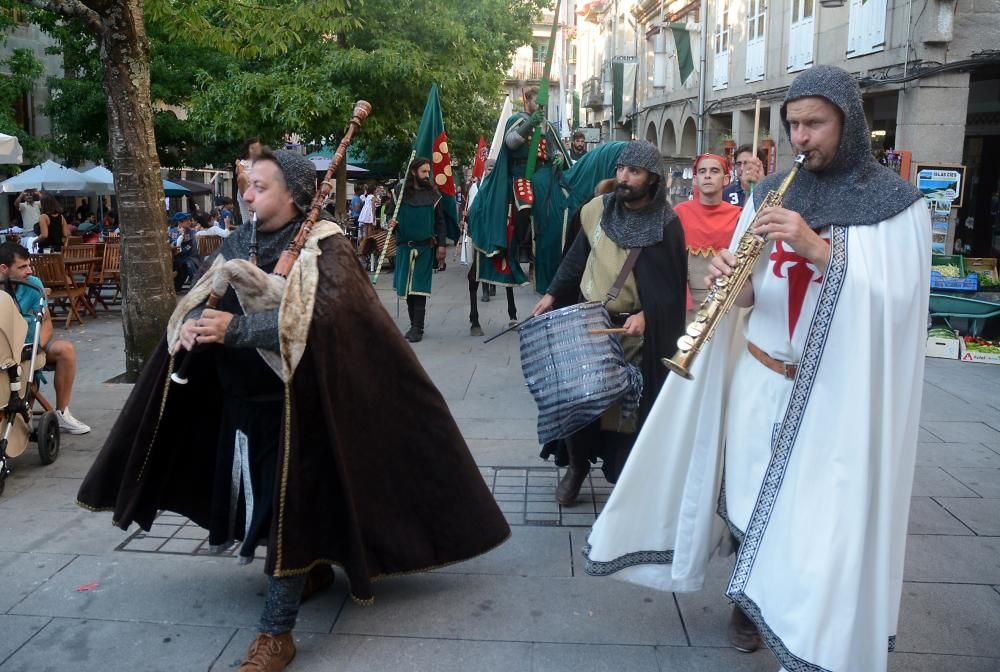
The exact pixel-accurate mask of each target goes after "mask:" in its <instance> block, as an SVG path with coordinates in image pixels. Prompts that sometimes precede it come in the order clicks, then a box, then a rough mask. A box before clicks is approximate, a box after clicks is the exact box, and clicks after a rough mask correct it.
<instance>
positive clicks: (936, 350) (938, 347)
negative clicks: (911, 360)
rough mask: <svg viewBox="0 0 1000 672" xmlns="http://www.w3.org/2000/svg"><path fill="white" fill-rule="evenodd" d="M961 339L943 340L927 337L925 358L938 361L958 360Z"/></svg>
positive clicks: (937, 337)
mask: <svg viewBox="0 0 1000 672" xmlns="http://www.w3.org/2000/svg"><path fill="white" fill-rule="evenodd" d="M961 343H962V339H960V338H944V337H941V336H928V337H927V356H928V357H938V358H940V359H958V353H959V349H960V344H961Z"/></svg>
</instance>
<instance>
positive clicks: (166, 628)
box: [0, 618, 233, 672]
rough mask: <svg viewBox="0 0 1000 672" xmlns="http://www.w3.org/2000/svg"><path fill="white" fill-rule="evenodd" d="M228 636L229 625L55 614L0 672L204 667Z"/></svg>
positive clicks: (163, 671)
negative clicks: (116, 619) (94, 618)
mask: <svg viewBox="0 0 1000 672" xmlns="http://www.w3.org/2000/svg"><path fill="white" fill-rule="evenodd" d="M232 636H233V629H232V628H205V627H195V626H188V625H178V624H176V623H129V622H122V621H102V620H76V619H58V618H57V619H53V620H52V621H51V622H50V623H49V624H48V625H46V626H45V628H44V629H43V630H42V631H41V632H39V633H38V634H37V635H35V637H33V638H32V639H31V641H29V642H28V643H27V644H25V645H24V646H22V647H21V648H20V649H19V650H18V652H17V653H15V654H14V655H13V656H11V657H10V658H9V659H8V660H7V661H6V662H5V663H4V664H2V665H0V671H2V672H64V671H65V670H73V672H110V671H111V670H122V671H124V670H129V671H130V672H169V671H173V670H204V669H207V667H208V665H207V664H206V663H207V661H212V660H214V659H215V658H217V657H218V655H219V654H220V653H221V652H222V650H223V649H224V648H225V646H226V643H227V642H228V641H229V640H230V639H231V638H232Z"/></svg>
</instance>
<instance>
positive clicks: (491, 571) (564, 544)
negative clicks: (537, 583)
mask: <svg viewBox="0 0 1000 672" xmlns="http://www.w3.org/2000/svg"><path fill="white" fill-rule="evenodd" d="M569 555H570V539H569V530H567V529H565V528H561V527H530V526H526V525H520V526H514V527H512V528H511V537H510V539H508V540H507V541H506V542H505V543H504V544H502V545H501V546H499V547H498V548H496V549H495V550H493V551H491V552H490V553H487V554H486V555H481V556H479V557H478V558H473V559H472V560H467V561H465V562H460V563H458V564H455V565H448V566H447V567H443V568H441V569H439V570H436V571H438V572H442V573H446V574H471V575H502V576H522V577H525V576H538V577H544V576H553V577H569V576H570V562H569Z"/></svg>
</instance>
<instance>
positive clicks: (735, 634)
mask: <svg viewBox="0 0 1000 672" xmlns="http://www.w3.org/2000/svg"><path fill="white" fill-rule="evenodd" d="M727 634H728V635H729V643H730V644H732V645H733V648H734V649H736V650H737V651H742V652H743V653H753V652H754V651H756V650H757V649H759V648H760V647H761V646H762V645H763V642H762V641H761V639H760V632H759V631H758V630H757V626H756V625H754V624H753V621H751V620H750V619H749V618H747V615H746V614H744V613H743V610H742V609H740V608H739V607H738V606H737V605H735V604H734V605H733V613H732V615H731V616H730V617H729V627H728V628H727Z"/></svg>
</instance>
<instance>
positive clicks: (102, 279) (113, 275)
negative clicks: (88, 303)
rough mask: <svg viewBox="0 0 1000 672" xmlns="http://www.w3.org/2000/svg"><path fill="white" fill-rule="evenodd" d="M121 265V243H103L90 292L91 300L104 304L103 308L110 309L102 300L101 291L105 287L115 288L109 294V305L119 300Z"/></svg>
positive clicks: (102, 291)
mask: <svg viewBox="0 0 1000 672" xmlns="http://www.w3.org/2000/svg"><path fill="white" fill-rule="evenodd" d="M121 267H122V248H121V245H119V244H118V243H108V242H106V243H105V244H104V253H103V255H102V257H101V267H100V269H99V270H98V272H97V280H96V282H95V283H94V285H93V290H92V293H91V296H92V298H93V300H94V301H96V302H98V303H100V304H101V305H102V306H104V309H105V310H111V309H110V308H108V304H107V303H106V302H105V301H104V296H103V293H104V290H105V289H114V290H115V293H114V294H112V295H111V305H114V304H116V303H118V302H119V300H120V297H121V293H122V285H121V279H122V278H121Z"/></svg>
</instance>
